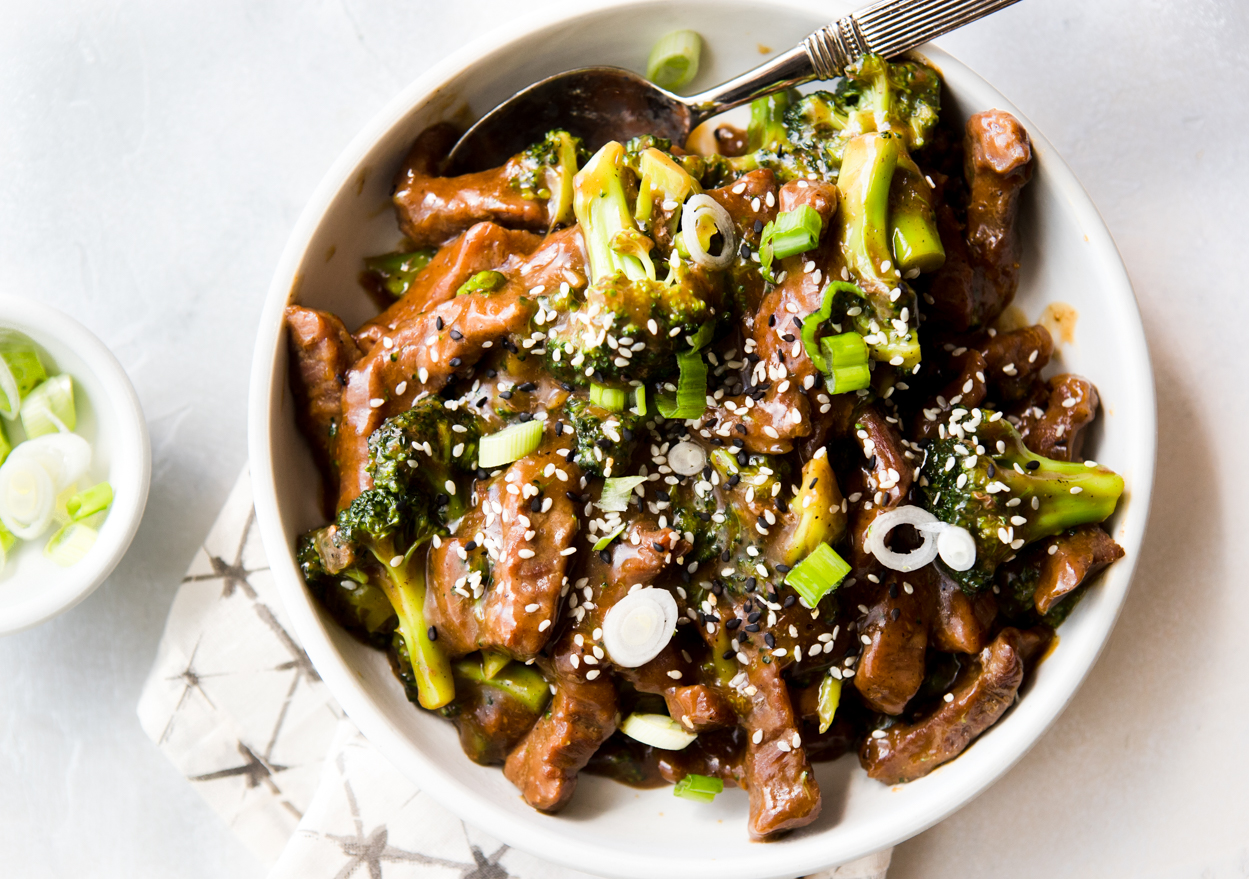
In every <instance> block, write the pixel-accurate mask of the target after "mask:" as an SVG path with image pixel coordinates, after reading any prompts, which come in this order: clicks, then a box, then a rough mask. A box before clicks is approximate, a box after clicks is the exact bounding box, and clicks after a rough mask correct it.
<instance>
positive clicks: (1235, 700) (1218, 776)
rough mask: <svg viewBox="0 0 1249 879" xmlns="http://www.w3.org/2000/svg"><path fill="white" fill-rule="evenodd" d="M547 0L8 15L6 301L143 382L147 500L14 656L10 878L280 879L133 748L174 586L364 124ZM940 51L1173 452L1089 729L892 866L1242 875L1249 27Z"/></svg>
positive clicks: (1126, 29) (1202, 22)
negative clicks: (1074, 225)
mask: <svg viewBox="0 0 1249 879" xmlns="http://www.w3.org/2000/svg"><path fill="white" fill-rule="evenodd" d="M532 6H533V4H532V3H531V4H518V3H514V2H504V0H489V2H468V0H462V2H460V3H456V4H450V3H431V2H428V0H420V2H406V3H403V2H393V0H392V2H390V3H382V2H374V3H365V2H361V0H332V2H331V0H321V2H310V3H303V4H296V3H293V2H287V3H275V2H271V0H216V2H212V3H208V2H200V3H194V4H193V3H189V2H177V3H170V2H161V0H107V2H104V0H101V2H95V3H89V2H83V0H63V2H56V3H52V2H35V0H27V2H14V0H4V2H0V22H3V24H2V25H0V120H2V121H0V288H3V289H4V290H5V291H6V292H13V293H18V294H21V295H28V296H32V297H38V298H40V299H43V300H44V301H47V302H50V303H52V304H54V305H57V306H59V307H61V308H64V309H66V310H68V311H70V312H72V313H73V314H74V315H75V316H77V317H78V318H79V319H80V320H81V321H83V322H84V323H85V324H87V325H88V326H89V327H91V328H92V329H93V330H95V332H97V333H98V334H99V335H100V336H101V337H102V338H103V339H104V340H105V341H106V342H107V343H108V344H109V345H111V346H112V347H113V349H114V350H115V351H116V353H117V354H118V356H119V358H120V359H121V361H122V363H123V365H124V366H125V367H126V368H127V369H128V370H129V372H130V374H131V376H132V377H133V379H134V381H135V384H136V386H137V388H138V391H139V395H140V397H141V398H142V401H143V405H144V407H145V410H146V412H147V415H148V418H149V421H150V424H151V430H152V441H153V452H154V472H153V477H154V480H153V488H152V495H151V501H150V503H149V506H148V511H147V515H146V518H145V520H144V523H143V527H142V529H141V530H140V532H139V536H138V538H137V540H136V541H135V544H134V547H133V548H132V550H131V552H130V554H129V555H128V556H127V558H126V559H125V561H124V562H123V563H122V565H121V566H120V567H119V568H118V570H117V572H116V573H115V574H114V575H113V577H112V578H111V579H110V580H109V581H108V582H107V583H106V584H105V585H104V586H103V587H102V588H101V589H100V590H99V591H98V592H96V593H95V594H94V595H93V596H92V597H91V598H89V599H88V600H87V601H85V602H83V603H82V604H81V605H79V606H78V607H77V608H75V609H74V610H73V611H71V612H70V613H68V614H66V615H64V616H62V617H60V618H59V619H57V620H54V621H53V622H51V623H49V624H47V625H45V626H43V627H41V628H39V629H36V630H33V631H30V632H26V633H23V634H20V635H16V636H12V637H9V638H6V639H4V640H0V863H3V867H2V868H0V873H3V874H4V875H5V876H15V877H19V876H20V877H42V876H58V877H59V876H66V877H68V876H78V875H92V876H127V877H131V876H179V877H186V879H198V877H227V876H228V877H240V879H243V877H259V876H260V875H261V870H260V868H259V866H258V865H257V864H256V863H255V862H254V861H253V860H252V859H251V857H250V855H248V854H247V852H246V851H245V850H244V849H243V847H242V846H241V845H240V844H239V843H238V841H237V840H236V839H235V838H234V837H233V836H232V835H231V834H230V832H229V831H228V830H227V829H226V828H225V827H224V826H223V825H221V824H220V823H219V822H218V820H217V818H216V817H215V815H213V814H212V813H211V812H210V811H209V810H208V808H207V807H206V806H205V805H204V804H203V803H202V802H201V801H200V800H199V798H198V797H197V795H196V794H195V793H194V792H193V791H192V790H191V788H190V786H189V785H187V784H186V783H185V782H184V781H183V780H182V778H181V777H180V776H179V775H178V773H177V772H176V771H175V770H174V768H173V767H172V766H170V765H169V764H167V763H166V762H165V760H164V758H163V757H162V756H161V755H160V753H159V752H158V751H157V750H156V749H155V747H154V746H153V745H152V744H151V743H150V742H149V741H148V740H147V738H146V737H145V736H144V735H143V733H142V731H141V730H140V729H139V725H138V722H137V720H136V718H135V713H134V706H135V701H136V699H137V697H138V693H139V689H140V687H141V685H142V682H143V678H144V675H145V674H146V672H147V670H148V667H149V665H150V663H151V661H152V657H153V655H154V651H155V646H156V642H157V639H158V638H159V635H160V630H161V625H162V623H163V621H164V618H165V614H166V611H167V610H168V605H169V602H170V600H171V598H172V596H173V593H174V589H175V587H176V585H177V581H178V579H179V577H180V576H181V574H182V572H183V570H184V568H185V567H186V564H187V561H188V559H189V558H190V556H191V554H192V553H193V551H194V550H195V547H196V546H197V545H198V543H199V541H200V539H201V538H202V537H203V535H204V533H205V531H206V529H207V528H208V525H209V523H210V522H211V521H212V519H213V517H214V516H215V514H216V511H217V508H218V506H219V505H220V503H221V502H222V500H223V499H224V497H225V495H226V492H227V491H228V489H229V487H230V485H231V483H232V482H233V480H234V478H235V476H236V475H237V473H238V471H239V468H240V467H241V466H242V464H243V461H244V457H245V453H246V451H245V446H246V443H245V398H246V391H247V374H248V368H249V359H250V356H251V348H252V339H253V333H252V326H253V323H254V319H255V317H256V316H257V314H258V313H259V310H260V303H261V299H262V296H263V294H264V291H265V289H266V287H267V285H268V281H269V275H270V271H271V268H272V266H273V265H274V263H275V261H276V259H277V256H278V253H279V251H280V249H281V247H282V245H283V242H284V240H285V237H286V234H287V231H288V230H289V228H290V226H291V224H292V223H293V221H294V219H295V217H296V216H297V215H298V213H299V211H300V209H301V208H302V206H303V204H304V201H305V200H306V199H307V197H308V195H309V194H310V192H311V191H312V189H313V187H314V186H315V185H316V183H317V181H318V179H319V178H320V176H321V174H322V173H323V172H324V171H325V169H326V168H328V166H329V164H330V163H331V162H332V161H333V159H334V157H335V156H336V155H337V154H338V152H339V150H340V149H341V148H342V147H343V146H344V145H345V144H346V143H347V141H348V140H349V139H350V138H351V136H352V135H353V134H354V133H355V131H356V130H357V129H358V128H359V127H360V126H361V125H362V124H363V123H364V122H365V121H366V120H367V119H368V118H369V117H370V116H371V115H372V114H373V113H374V112H375V111H376V110H377V109H378V108H379V107H380V106H381V105H382V104H383V102H385V101H386V100H387V98H389V97H390V96H391V95H392V94H393V93H394V92H395V91H397V90H398V89H399V88H400V87H401V86H402V85H404V84H405V83H406V82H408V81H409V80H410V79H412V78H413V77H414V76H416V75H417V74H418V73H420V72H421V71H422V70H423V69H425V68H426V67H427V66H428V65H430V64H432V63H433V62H435V61H436V60H438V59H439V58H441V57H442V56H443V55H445V54H446V53H447V52H449V51H450V50H451V49H453V48H454V47H456V46H458V45H460V44H462V43H463V42H464V41H465V40H467V39H469V38H470V37H471V35H472V32H473V29H474V28H476V27H479V26H481V25H482V23H489V24H492V25H493V24H503V23H505V22H506V21H507V20H509V19H510V18H513V17H514V16H516V15H518V14H520V13H521V12H523V11H524V10H525V9H527V8H530V7H532ZM943 45H945V46H946V47H947V48H949V49H950V50H952V51H953V52H955V53H956V54H957V55H959V56H960V57H961V58H962V59H963V60H964V61H966V62H967V63H968V64H970V66H971V67H973V68H974V69H976V70H978V71H979V72H980V73H981V74H983V75H984V76H985V77H987V78H988V79H989V80H990V81H992V82H993V83H994V84H996V85H997V86H998V87H999V88H1000V89H1001V90H1002V91H1003V92H1004V93H1005V94H1007V95H1009V96H1010V97H1011V98H1012V100H1013V101H1014V102H1015V103H1016V104H1017V105H1018V106H1020V107H1021V108H1022V109H1023V110H1024V112H1025V113H1027V114H1028V115H1029V116H1030V117H1031V119H1032V121H1033V122H1034V123H1036V124H1037V125H1038V126H1040V127H1041V128H1042V129H1043V130H1044V131H1045V132H1046V134H1047V135H1048V136H1049V137H1050V139H1051V140H1052V141H1054V143H1055V144H1056V146H1057V147H1058V149H1059V150H1060V151H1061V152H1062V153H1063V154H1064V156H1065V157H1066V159H1067V160H1068V162H1070V163H1071V165H1072V166H1073V168H1074V169H1075V172H1076V174H1077V175H1078V176H1079V177H1080V179H1081V180H1082V181H1083V182H1084V185H1085V186H1086V187H1087V188H1088V190H1089V192H1090V193H1091V194H1092V196H1093V199H1094V201H1095V202H1096V203H1097V204H1098V205H1099V207H1100V208H1101V210H1102V213H1103V214H1104V215H1105V217H1106V221H1107V223H1108V224H1109V226H1110V229H1111V232H1112V233H1113V234H1114V236H1115V238H1116V240H1117V242H1118V244H1119V247H1120V249H1121V250H1122V252H1123V255H1124V258H1125V261H1126V262H1127V265H1128V269H1129V271H1130V273H1131V276H1132V280H1133V283H1134V284H1135V285H1136V289H1137V294H1138V296H1139V298H1140V302H1141V308H1142V311H1143V313H1144V317H1145V324H1146V329H1147V331H1148V334H1149V340H1150V344H1151V346H1152V353H1153V358H1154V364H1155V370H1156V378H1157V383H1158V396H1159V408H1160V416H1161V418H1160V422H1161V426H1160V432H1161V435H1160V464H1159V473H1158V486H1157V492H1156V501H1155V508H1154V514H1153V518H1152V521H1151V526H1150V533H1149V536H1148V538H1147V542H1148V546H1147V548H1146V550H1145V555H1144V557H1143V558H1142V559H1141V562H1140V565H1139V568H1138V575H1137V578H1136V582H1135V586H1134V590H1133V593H1132V595H1131V596H1130V598H1129V600H1128V604H1127V608H1126V610H1125V611H1124V614H1123V617H1122V619H1121V621H1120V623H1119V625H1118V628H1117V629H1116V631H1115V633H1114V635H1113V637H1112V638H1111V640H1110V643H1109V645H1108V647H1107V649H1106V652H1105V654H1104V655H1103V657H1102V659H1101V661H1100V662H1099V664H1098V666H1097V667H1096V668H1095V669H1094V671H1093V673H1092V675H1091V677H1090V679H1089V681H1088V682H1087V683H1086V685H1085V686H1084V688H1083V689H1082V690H1081V691H1080V693H1079V694H1078V695H1077V697H1076V698H1075V700H1074V702H1073V704H1072V706H1071V708H1070V709H1069V710H1068V711H1067V712H1066V714H1065V715H1064V716H1063V717H1062V718H1061V719H1060V720H1059V722H1058V723H1057V724H1056V725H1055V727H1054V729H1053V730H1051V731H1050V732H1049V733H1048V734H1047V735H1046V736H1045V737H1044V738H1043V739H1042V741H1041V743H1040V744H1039V745H1038V746H1037V747H1036V748H1035V749H1034V750H1033V751H1032V752H1031V753H1030V754H1029V755H1028V756H1026V757H1025V758H1024V759H1023V760H1022V761H1021V762H1020V764H1019V765H1018V766H1017V767H1016V768H1015V769H1014V770H1013V771H1012V772H1011V773H1009V774H1008V775H1007V776H1006V777H1005V778H1004V779H1003V780H1002V781H1001V782H1000V783H999V784H997V785H996V786H995V787H994V788H992V789H991V790H990V791H989V792H988V793H986V794H985V795H983V796H982V797H981V798H980V799H979V800H977V801H976V802H974V803H973V804H972V805H970V806H969V807H967V808H966V809H964V810H963V811H962V812H960V813H958V814H957V815H955V816H954V817H952V818H951V819H949V820H947V821H946V822H944V823H943V824H941V825H939V826H938V827H936V828H933V829H932V830H929V831H928V832H926V833H924V834H922V835H921V836H919V837H917V838H916V839H914V840H912V841H911V842H909V843H907V844H905V845H903V846H901V847H900V848H899V849H898V851H897V852H896V854H895V857H894V868H893V870H892V871H891V873H890V876H891V877H893V879H911V877H924V879H944V877H959V879H978V877H991V876H992V877H998V876H1011V877H1034V876H1035V877H1042V876H1046V877H1048V876H1054V875H1062V876H1072V877H1086V876H1087V877H1106V876H1134V877H1166V879H1172V877H1175V879H1180V877H1194V879H1195V877H1199V876H1201V877H1210V879H1224V877H1233V876H1249V761H1247V760H1246V759H1245V757H1244V755H1245V754H1246V753H1249V723H1247V722H1246V721H1249V708H1247V707H1246V706H1249V675H1246V674H1245V671H1244V669H1245V664H1246V663H1245V652H1244V646H1243V645H1244V640H1243V634H1242V632H1243V630H1242V629H1241V628H1240V626H1242V625H1244V624H1245V621H1246V620H1249V588H1247V587H1249V577H1247V576H1246V574H1245V572H1244V570H1243V568H1242V567H1241V566H1240V565H1237V564H1236V563H1235V551H1234V548H1238V547H1242V546H1243V545H1244V542H1245V532H1246V529H1247V528H1249V516H1246V514H1245V509H1244V506H1243V504H1240V503H1239V502H1238V501H1239V495H1238V492H1239V491H1241V490H1244V489H1245V488H1246V485H1245V479H1244V476H1243V475H1242V472H1243V468H1242V458H1243V452H1242V448H1243V437H1244V436H1246V435H1247V433H1249V393H1247V392H1246V390H1245V387H1246V385H1245V382H1244V378H1243V376H1244V375H1245V373H1246V371H1249V354H1247V352H1249V346H1246V344H1245V342H1244V338H1243V337H1244V333H1243V327H1244V326H1245V323H1246V321H1247V319H1249V306H1246V294H1245V292H1244V286H1245V284H1244V281H1243V280H1242V279H1241V277H1240V276H1239V274H1238V272H1239V270H1241V266H1240V260H1241V259H1242V258H1243V256H1244V254H1245V252H1246V249H1247V245H1249V221H1246V219H1245V214H1244V207H1245V204H1246V202H1247V201H1249V171H1246V170H1245V167H1244V165H1243V164H1242V163H1244V162H1246V161H1249V155H1247V152H1249V151H1247V150H1246V147H1245V144H1246V143H1247V142H1249V114H1246V113H1245V110H1244V107H1245V95H1246V93H1249V57H1247V52H1246V45H1249V7H1247V6H1246V5H1245V4H1244V3H1243V2H1242V0H1186V2H1182V3H1181V2H1178V0H1172V2H1167V0H1094V2H1090V0H1024V2H1023V3H1021V4H1020V5H1018V6H1016V7H1014V8H1012V9H1009V10H1007V11H1005V12H1003V13H999V14H998V15H997V16H995V17H994V18H992V19H990V20H987V21H984V22H981V23H979V24H976V25H974V26H972V27H970V28H968V29H966V30H965V31H964V32H962V33H959V34H956V35H954V36H951V37H949V38H947V39H946V40H944V41H943Z"/></svg>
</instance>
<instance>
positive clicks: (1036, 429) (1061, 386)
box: [1019, 373, 1100, 461]
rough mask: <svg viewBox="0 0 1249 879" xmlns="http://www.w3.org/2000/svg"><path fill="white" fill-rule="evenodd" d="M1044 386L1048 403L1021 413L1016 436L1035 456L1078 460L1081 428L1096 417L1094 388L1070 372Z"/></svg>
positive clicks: (1082, 436)
mask: <svg viewBox="0 0 1249 879" xmlns="http://www.w3.org/2000/svg"><path fill="white" fill-rule="evenodd" d="M1047 386H1048V388H1049V400H1048V401H1047V402H1046V407H1045V409H1044V410H1041V409H1040V407H1038V406H1033V407H1031V408H1029V409H1027V410H1025V412H1024V414H1023V417H1022V418H1021V419H1020V424H1019V435H1020V436H1021V437H1023V441H1024V445H1025V446H1027V447H1028V448H1029V449H1031V450H1032V451H1033V452H1035V453H1036V454H1038V455H1043V456H1045V457H1046V458H1053V459H1055V460H1057V461H1076V460H1079V458H1080V451H1081V450H1082V449H1083V448H1084V428H1085V427H1087V426H1088V425H1090V424H1092V423H1093V419H1095V418H1096V417H1097V407H1098V404H1099V402H1100V401H1099V399H1098V396H1097V388H1096V387H1095V386H1094V385H1093V383H1092V382H1091V381H1089V380H1088V379H1086V378H1083V377H1081V376H1078V375H1073V374H1072V373H1066V374H1064V375H1056V376H1054V377H1053V378H1051V379H1050V380H1049V382H1047ZM1068 401H1071V402H1070V403H1069V402H1068Z"/></svg>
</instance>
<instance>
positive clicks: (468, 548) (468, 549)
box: [464, 540, 477, 552]
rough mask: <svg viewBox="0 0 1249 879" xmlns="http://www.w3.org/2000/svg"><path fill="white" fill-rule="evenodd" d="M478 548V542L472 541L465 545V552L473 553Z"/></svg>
mask: <svg viewBox="0 0 1249 879" xmlns="http://www.w3.org/2000/svg"><path fill="white" fill-rule="evenodd" d="M476 548H477V541H476V540H470V541H469V542H468V543H466V544H464V551H465V552H472V551H473V550H475V549H476Z"/></svg>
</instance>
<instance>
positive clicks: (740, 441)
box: [733, 436, 746, 449]
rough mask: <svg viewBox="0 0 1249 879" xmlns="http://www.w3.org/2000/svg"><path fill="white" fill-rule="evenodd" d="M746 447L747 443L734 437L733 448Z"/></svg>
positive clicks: (738, 437)
mask: <svg viewBox="0 0 1249 879" xmlns="http://www.w3.org/2000/svg"><path fill="white" fill-rule="evenodd" d="M744 445H746V441H745V440H744V439H742V438H741V437H740V436H735V437H733V446H734V447H735V448H738V449H740V448H741V447H742V446H744Z"/></svg>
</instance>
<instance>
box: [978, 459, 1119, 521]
mask: <svg viewBox="0 0 1249 879" xmlns="http://www.w3.org/2000/svg"><path fill="white" fill-rule="evenodd" d="M1025 454H1026V456H1027V458H1028V459H1029V460H1030V461H1038V462H1040V465H1039V467H1038V468H1037V470H1036V473H1037V476H1032V477H1021V476H1019V475H1018V474H1017V473H1005V474H1004V475H1003V480H1002V481H1004V482H1005V483H1006V484H1007V485H1009V486H1011V488H1012V491H1013V492H1014V493H1015V494H1014V496H1015V497H1019V498H1023V499H1024V500H1026V501H1028V502H1029V506H1031V499H1032V498H1037V499H1038V501H1037V503H1038V504H1039V506H1040V509H1038V510H1035V511H1033V512H1030V513H1029V514H1028V525H1027V528H1026V529H1023V528H1021V529H1020V533H1021V534H1022V536H1024V537H1026V539H1027V540H1028V542H1029V543H1031V542H1033V541H1035V540H1040V539H1041V538H1044V537H1050V536H1052V535H1054V534H1058V533H1060V532H1062V531H1065V530H1066V529H1068V528H1074V527H1075V526H1077V525H1084V524H1087V523H1089V522H1103V521H1105V520H1106V519H1107V518H1109V516H1110V514H1111V513H1113V512H1114V511H1115V506H1116V505H1117V504H1118V503H1119V497H1120V495H1122V494H1123V477H1122V476H1120V475H1119V474H1118V473H1115V472H1114V471H1112V470H1108V469H1106V468H1105V467H1089V466H1088V465H1087V464H1084V463H1079V462H1075V463H1073V462H1068V461H1055V460H1053V459H1051V458H1042V457H1041V456H1040V455H1033V454H1031V453H1030V452H1026V450H1025Z"/></svg>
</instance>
